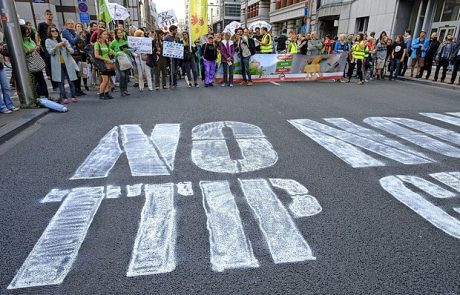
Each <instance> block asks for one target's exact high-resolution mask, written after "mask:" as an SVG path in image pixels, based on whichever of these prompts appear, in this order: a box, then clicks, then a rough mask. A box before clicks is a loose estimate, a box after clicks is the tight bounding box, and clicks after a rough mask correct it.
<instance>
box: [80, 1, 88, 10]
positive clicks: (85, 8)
mask: <svg viewBox="0 0 460 295" xmlns="http://www.w3.org/2000/svg"><path fill="white" fill-rule="evenodd" d="M78 9H79V10H80V11H81V12H88V5H86V3H83V2H82V3H80V4H78Z"/></svg>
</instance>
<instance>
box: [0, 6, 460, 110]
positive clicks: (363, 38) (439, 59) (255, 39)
mask: <svg viewBox="0 0 460 295" xmlns="http://www.w3.org/2000/svg"><path fill="white" fill-rule="evenodd" d="M53 19H54V16H53V13H52V12H51V11H49V10H47V11H46V12H45V21H44V22H42V23H40V24H39V25H38V27H37V29H36V30H35V29H34V28H33V27H32V24H31V23H30V22H27V23H25V24H22V25H21V33H22V37H23V45H24V51H25V54H26V59H27V62H28V66H29V68H28V69H29V72H30V76H31V81H32V84H33V85H34V87H33V88H34V91H35V95H36V98H40V97H46V98H51V95H50V93H49V91H48V86H47V83H46V78H48V80H50V82H51V85H52V88H53V90H54V91H56V92H57V91H58V92H59V97H58V98H57V97H56V98H52V99H54V100H56V101H58V102H60V103H63V104H68V103H76V102H78V98H77V97H79V96H82V95H86V92H85V91H89V90H90V88H89V87H90V86H93V87H95V89H97V91H98V95H99V98H100V99H102V100H107V99H113V98H114V97H113V91H115V90H118V91H119V93H120V96H128V95H130V92H129V91H128V85H129V82H130V80H133V82H134V84H133V87H138V88H139V91H144V89H145V88H147V89H148V90H149V91H154V90H156V91H159V90H161V89H168V88H171V89H173V88H175V87H177V83H178V79H181V78H182V77H184V79H185V81H186V84H187V86H188V87H200V84H201V83H200V80H201V81H202V85H204V87H213V86H214V81H215V79H214V77H215V73H216V69H217V68H218V67H219V66H221V67H222V71H223V82H222V84H221V86H223V87H225V86H228V87H233V86H234V84H233V83H234V80H233V72H234V60H233V59H234V56H235V54H237V55H238V57H239V59H240V60H241V74H242V78H243V81H242V82H241V83H240V84H241V85H246V86H252V85H254V84H253V81H252V76H251V71H250V69H249V65H250V61H251V57H252V56H253V55H254V54H271V53H278V54H303V55H308V56H315V55H320V54H323V55H324V54H326V55H327V54H333V53H347V56H348V57H347V67H346V70H345V71H344V75H343V79H341V80H340V81H341V82H344V83H349V82H351V81H352V78H353V77H355V76H356V77H357V78H358V82H357V83H358V84H360V85H362V84H364V83H365V82H368V81H370V80H372V79H377V80H380V79H385V78H387V79H389V80H395V79H397V78H398V76H404V75H405V73H406V71H407V70H410V76H411V77H413V78H423V76H424V75H425V79H430V76H431V71H432V67H433V66H434V65H436V70H435V73H434V81H438V79H440V81H441V82H450V84H453V83H454V82H455V80H456V76H457V72H458V69H459V66H460V42H459V43H456V42H454V38H453V36H452V35H447V36H446V38H445V40H437V35H436V33H433V34H431V36H430V37H428V36H426V34H425V32H421V33H420V35H419V36H417V37H416V38H412V36H411V32H410V31H406V32H405V34H404V35H397V36H396V38H395V40H392V39H391V38H390V37H389V36H388V35H387V34H386V32H382V33H381V34H380V35H379V37H378V38H376V36H375V33H370V34H369V35H367V34H366V33H359V34H357V35H354V34H348V35H344V34H343V35H340V36H337V37H335V38H333V37H332V36H330V35H327V36H325V37H324V38H319V36H318V35H317V34H316V33H315V32H311V33H307V34H305V35H304V36H303V35H300V34H296V33H295V32H289V33H287V32H286V31H284V32H283V33H282V34H281V35H280V36H278V37H276V38H274V37H273V36H272V35H271V34H270V32H269V30H268V29H267V28H266V27H262V28H255V29H254V31H253V30H249V29H246V28H238V29H236V30H235V32H225V33H214V32H213V30H212V29H211V28H209V29H208V34H207V35H204V36H202V37H201V38H199V39H197V40H191V39H190V36H189V33H188V32H186V31H185V32H182V33H181V34H179V33H178V28H177V27H176V26H174V25H172V26H170V28H169V31H168V32H163V31H162V30H152V31H148V30H146V29H142V28H140V29H138V28H136V27H134V26H130V27H129V28H126V27H125V26H124V25H123V24H118V25H116V26H115V27H113V25H112V26H111V27H112V29H110V28H109V26H107V24H106V23H105V22H103V21H99V22H98V23H96V22H92V23H90V24H89V26H87V27H86V26H85V25H83V24H81V23H75V22H74V21H73V20H72V19H67V20H65V27H64V28H62V29H59V28H58V27H57V26H56V25H55V24H54V23H53ZM128 36H133V37H148V38H151V40H152V53H151V54H145V53H141V54H137V53H136V52H133V51H132V50H131V48H130V47H129V43H128ZM0 37H2V35H0ZM165 41H167V42H175V43H182V44H183V45H184V58H183V59H176V58H166V57H164V56H163V42H165ZM0 42H1V43H0V52H1V53H2V54H1V60H0V86H1V88H2V92H1V94H2V99H0V112H1V113H10V112H13V111H17V110H18V108H17V107H15V106H14V105H13V102H12V100H11V90H10V85H9V84H10V83H9V81H7V77H6V74H5V70H4V59H7V58H14V57H11V56H10V55H9V51H8V49H7V48H6V46H4V44H3V40H0ZM40 61H41V62H40ZM41 64H43V66H40V65H41ZM449 66H452V67H453V70H452V75H451V79H450V81H445V79H446V73H447V70H448V67H449ZM441 68H442V72H441V74H440V71H441ZM13 74H14V73H13ZM167 81H169V83H167ZM12 83H14V75H13V77H12ZM89 83H91V84H89ZM458 83H459V85H460V79H459V82H458ZM66 84H67V85H68V90H69V91H67V89H66V87H65V85H66ZM168 84H169V85H168ZM117 87H118V88H117Z"/></svg>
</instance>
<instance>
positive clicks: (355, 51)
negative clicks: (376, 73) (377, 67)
mask: <svg viewBox="0 0 460 295" xmlns="http://www.w3.org/2000/svg"><path fill="white" fill-rule="evenodd" d="M362 42H363V41H361V42H360V43H359V44H355V45H353V47H352V52H351V55H352V56H353V57H354V58H355V59H361V60H363V59H364V57H365V55H366V54H365V52H364V49H362V48H361V46H360V45H361V44H362Z"/></svg>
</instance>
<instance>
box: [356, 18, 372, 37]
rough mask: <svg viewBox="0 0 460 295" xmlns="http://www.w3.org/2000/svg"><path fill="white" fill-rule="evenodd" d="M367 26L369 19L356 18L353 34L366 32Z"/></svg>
mask: <svg viewBox="0 0 460 295" xmlns="http://www.w3.org/2000/svg"><path fill="white" fill-rule="evenodd" d="M368 25H369V17H368V16H366V17H358V18H356V27H355V33H360V32H367V26H368Z"/></svg>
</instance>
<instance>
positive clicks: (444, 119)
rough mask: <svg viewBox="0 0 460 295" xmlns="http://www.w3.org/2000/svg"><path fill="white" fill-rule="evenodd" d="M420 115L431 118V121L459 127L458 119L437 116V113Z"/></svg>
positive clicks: (442, 115) (459, 120) (459, 121)
mask: <svg viewBox="0 0 460 295" xmlns="http://www.w3.org/2000/svg"><path fill="white" fill-rule="evenodd" d="M420 115H422V116H425V117H428V118H431V119H435V120H439V121H443V122H446V123H449V124H452V125H457V126H460V118H458V117H452V116H448V115H444V114H438V113H420Z"/></svg>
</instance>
